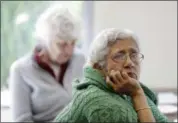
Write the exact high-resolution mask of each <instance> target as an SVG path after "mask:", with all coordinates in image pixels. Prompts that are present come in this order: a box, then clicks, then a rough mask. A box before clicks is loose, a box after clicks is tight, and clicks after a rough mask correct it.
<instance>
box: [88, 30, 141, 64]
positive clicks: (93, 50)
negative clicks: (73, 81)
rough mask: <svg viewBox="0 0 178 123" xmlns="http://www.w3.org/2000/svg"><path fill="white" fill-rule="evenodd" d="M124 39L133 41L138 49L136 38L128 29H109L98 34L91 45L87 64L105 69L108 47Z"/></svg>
mask: <svg viewBox="0 0 178 123" xmlns="http://www.w3.org/2000/svg"><path fill="white" fill-rule="evenodd" d="M124 39H131V40H133V41H135V42H136V43H137V46H138V48H139V44H138V38H137V36H136V35H135V34H134V33H133V32H132V31H130V30H128V29H124V30H119V29H115V28H109V29H105V30H103V31H102V32H100V33H99V34H98V35H97V36H96V38H95V39H94V41H93V42H92V43H91V46H90V51H89V56H88V58H87V64H90V65H94V64H95V63H98V65H100V67H105V64H106V56H107V54H108V51H109V46H110V45H113V44H114V43H116V41H117V40H124Z"/></svg>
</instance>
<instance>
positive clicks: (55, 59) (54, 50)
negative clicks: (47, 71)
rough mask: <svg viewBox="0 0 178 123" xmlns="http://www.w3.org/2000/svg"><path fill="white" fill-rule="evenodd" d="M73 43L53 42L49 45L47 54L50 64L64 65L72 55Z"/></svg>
mask: <svg viewBox="0 0 178 123" xmlns="http://www.w3.org/2000/svg"><path fill="white" fill-rule="evenodd" d="M74 45H75V41H71V42H66V41H54V42H52V43H51V44H50V46H49V49H48V52H49V57H50V60H51V62H52V63H54V64H63V63H66V62H67V61H68V60H69V59H70V58H71V57H72V54H73V49H74Z"/></svg>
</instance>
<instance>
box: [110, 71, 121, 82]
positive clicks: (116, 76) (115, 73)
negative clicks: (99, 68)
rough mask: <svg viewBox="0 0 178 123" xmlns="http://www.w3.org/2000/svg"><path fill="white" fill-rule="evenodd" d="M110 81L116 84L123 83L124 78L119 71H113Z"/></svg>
mask: <svg viewBox="0 0 178 123" xmlns="http://www.w3.org/2000/svg"><path fill="white" fill-rule="evenodd" d="M110 79H111V81H113V83H115V84H117V83H122V82H123V78H122V76H121V74H120V72H119V71H113V70H112V71H111V73H110Z"/></svg>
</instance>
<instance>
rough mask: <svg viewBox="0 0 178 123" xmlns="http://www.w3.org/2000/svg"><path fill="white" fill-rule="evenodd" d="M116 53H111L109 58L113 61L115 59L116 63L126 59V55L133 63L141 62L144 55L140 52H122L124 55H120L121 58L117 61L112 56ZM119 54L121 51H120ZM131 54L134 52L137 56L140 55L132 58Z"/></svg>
mask: <svg viewBox="0 0 178 123" xmlns="http://www.w3.org/2000/svg"><path fill="white" fill-rule="evenodd" d="M117 54H119V53H116V54H115V55H112V56H111V59H112V60H113V61H115V62H116V63H120V62H123V61H126V60H127V59H128V56H129V58H130V60H131V61H132V62H133V63H141V61H142V60H144V55H143V54H142V53H122V54H124V55H123V56H122V59H120V61H118V60H116V58H114V57H116V55H117ZM120 54H121V53H120ZM133 54H136V55H137V56H139V55H140V56H141V57H140V58H138V59H133V58H132V57H131V56H132V55H133Z"/></svg>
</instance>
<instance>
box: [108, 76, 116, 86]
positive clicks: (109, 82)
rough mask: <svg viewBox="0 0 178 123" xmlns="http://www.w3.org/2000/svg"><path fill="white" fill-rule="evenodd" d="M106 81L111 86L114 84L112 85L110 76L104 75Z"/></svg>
mask: <svg viewBox="0 0 178 123" xmlns="http://www.w3.org/2000/svg"><path fill="white" fill-rule="evenodd" d="M106 83H107V84H108V85H110V86H111V87H114V86H115V85H114V83H113V82H112V81H111V80H110V77H108V76H107V77H106Z"/></svg>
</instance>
